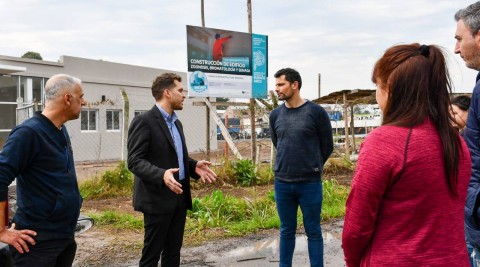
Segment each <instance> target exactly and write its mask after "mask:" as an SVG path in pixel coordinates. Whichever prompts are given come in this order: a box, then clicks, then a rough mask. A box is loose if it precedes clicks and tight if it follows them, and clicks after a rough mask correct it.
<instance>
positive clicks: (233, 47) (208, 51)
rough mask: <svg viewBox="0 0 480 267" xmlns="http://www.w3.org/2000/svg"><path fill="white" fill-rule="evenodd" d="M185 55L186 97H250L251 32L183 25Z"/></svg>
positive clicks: (251, 72) (251, 81)
mask: <svg viewBox="0 0 480 267" xmlns="http://www.w3.org/2000/svg"><path fill="white" fill-rule="evenodd" d="M265 38H266V36H265ZM265 49H266V48H265ZM187 58H188V89H189V90H188V91H189V96H190V97H226V98H250V97H252V83H253V80H252V74H253V73H254V72H253V71H252V69H253V68H252V35H251V34H248V33H243V32H235V31H229V30H221V29H213V28H206V27H196V26H189V25H187ZM257 62H258V60H257ZM260 76H261V75H260ZM260 76H259V75H255V77H260ZM265 76H266V75H265ZM257 80H258V79H257ZM257 91H258V89H257ZM257 91H255V92H256V93H255V95H258V94H260V95H261V93H258V92H257ZM265 95H266V84H265Z"/></svg>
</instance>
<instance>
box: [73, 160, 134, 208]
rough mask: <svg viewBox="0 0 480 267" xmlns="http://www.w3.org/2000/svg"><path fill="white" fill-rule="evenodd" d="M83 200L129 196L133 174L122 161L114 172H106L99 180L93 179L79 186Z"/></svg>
mask: <svg viewBox="0 0 480 267" xmlns="http://www.w3.org/2000/svg"><path fill="white" fill-rule="evenodd" d="M79 188H80V194H81V195H82V197H83V198H84V199H99V198H109V197H119V196H131V195H132V190H133V174H132V173H131V172H130V171H129V170H128V168H127V166H126V164H125V162H124V161H121V162H120V164H119V165H118V166H117V168H115V169H114V170H108V171H105V172H104V173H103V175H102V176H101V177H100V179H99V178H97V177H95V178H93V179H91V180H87V181H85V182H83V183H81V184H80V185H79Z"/></svg>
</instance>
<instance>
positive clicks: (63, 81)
mask: <svg viewBox="0 0 480 267" xmlns="http://www.w3.org/2000/svg"><path fill="white" fill-rule="evenodd" d="M75 85H79V86H81V85H82V81H81V80H80V79H78V78H76V77H73V76H70V75H67V74H56V75H53V76H52V77H50V79H48V81H47V83H46V84H45V99H46V100H47V101H52V100H54V99H55V98H57V97H58V96H60V95H61V94H62V93H63V91H64V90H68V91H69V92H72V91H73V88H75Z"/></svg>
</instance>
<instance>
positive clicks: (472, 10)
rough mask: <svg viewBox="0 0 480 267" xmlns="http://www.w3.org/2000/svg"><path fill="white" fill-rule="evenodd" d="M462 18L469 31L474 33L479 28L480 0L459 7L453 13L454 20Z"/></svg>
mask: <svg viewBox="0 0 480 267" xmlns="http://www.w3.org/2000/svg"><path fill="white" fill-rule="evenodd" d="M459 20H462V21H463V22H464V23H465V26H467V28H468V29H469V30H470V33H471V34H472V36H473V35H475V34H476V33H477V32H478V31H479V30H480V1H478V2H476V3H474V4H471V5H469V6H468V7H466V8H464V9H460V10H459V11H457V13H455V21H457V22H458V21H459Z"/></svg>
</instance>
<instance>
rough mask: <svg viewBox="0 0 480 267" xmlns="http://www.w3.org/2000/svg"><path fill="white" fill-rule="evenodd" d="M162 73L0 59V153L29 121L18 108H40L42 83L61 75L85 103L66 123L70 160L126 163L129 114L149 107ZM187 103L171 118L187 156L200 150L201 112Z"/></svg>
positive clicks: (79, 61)
mask: <svg viewBox="0 0 480 267" xmlns="http://www.w3.org/2000/svg"><path fill="white" fill-rule="evenodd" d="M164 72H167V70H162V69H155V68H147V67H140V66H133V65H127V64H120V63H113V62H107V61H102V60H92V59H84V58H77V57H71V56H62V57H60V60H59V61H58V62H51V61H42V60H35V59H25V58H18V57H10V56H2V55H0V114H1V115H0V149H1V147H3V143H4V142H5V140H6V139H7V137H8V134H9V132H10V131H11V129H12V128H13V127H15V125H16V124H17V123H18V122H21V121H22V120H23V119H24V118H26V117H28V116H31V110H32V109H31V108H30V109H18V108H19V107H21V106H25V105H29V104H31V103H33V102H34V101H37V102H38V106H39V108H40V109H41V107H42V106H43V103H44V96H43V94H44V91H43V90H44V85H45V82H46V81H47V80H48V78H49V77H51V76H52V75H54V74H59V73H65V74H69V75H73V76H75V77H78V78H80V79H81V80H82V83H83V90H84V93H85V100H86V101H87V102H88V105H87V106H85V107H84V108H83V109H82V112H81V115H80V118H79V119H78V120H74V121H69V122H68V123H67V129H68V131H69V134H70V137H71V141H72V146H73V150H74V156H75V160H76V161H77V162H84V161H110V160H121V159H126V134H127V133H128V131H127V129H128V124H129V123H130V122H131V120H132V118H133V117H134V116H135V115H137V114H139V113H141V112H144V111H146V110H149V109H150V108H152V107H153V105H154V103H155V100H154V98H153V96H152V94H151V89H150V88H151V85H152V82H153V80H154V79H155V78H156V77H157V76H158V75H160V74H161V73H164ZM168 72H171V71H168ZM172 72H174V71H172ZM175 73H177V74H179V75H180V76H181V77H182V83H183V86H184V88H185V90H187V88H188V87H187V83H186V82H187V76H186V73H184V72H175ZM122 91H123V92H125V93H124V94H122ZM22 101H23V103H22ZM193 101H194V99H188V98H187V99H186V100H185V102H184V109H183V110H182V111H178V112H177V114H178V116H179V118H180V120H181V121H182V123H183V126H184V130H185V138H186V141H187V147H188V149H189V150H190V151H189V152H195V151H205V150H206V111H205V107H204V106H193V105H192V102H193ZM27 113H28V114H27ZM125 121H126V122H128V123H127V124H125ZM210 133H211V134H210V144H211V149H216V148H217V141H216V125H215V124H213V125H211V126H210Z"/></svg>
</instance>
